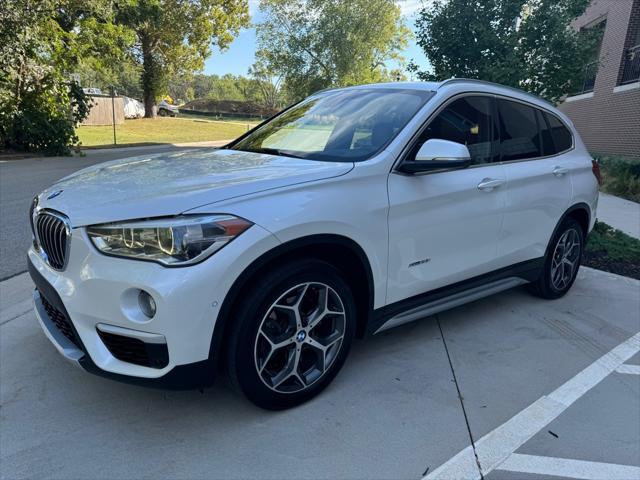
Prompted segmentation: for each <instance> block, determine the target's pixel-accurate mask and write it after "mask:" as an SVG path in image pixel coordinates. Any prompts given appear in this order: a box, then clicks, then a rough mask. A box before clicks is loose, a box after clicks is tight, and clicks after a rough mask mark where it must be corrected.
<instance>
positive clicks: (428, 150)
mask: <svg viewBox="0 0 640 480" xmlns="http://www.w3.org/2000/svg"><path fill="white" fill-rule="evenodd" d="M469 165H471V154H470V153H469V149H468V148H467V146H466V145H462V144H461V143H456V142H450V141H449V140H440V139H437V138H432V139H431V140H427V141H426V142H424V144H423V145H422V147H420V150H418V153H417V154H416V158H415V160H413V161H407V162H403V163H402V164H401V165H400V166H399V167H398V170H399V171H401V172H404V173H420V172H428V171H430V170H452V169H460V168H466V167H468V166H469Z"/></svg>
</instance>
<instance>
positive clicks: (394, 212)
mask: <svg viewBox="0 0 640 480" xmlns="http://www.w3.org/2000/svg"><path fill="white" fill-rule="evenodd" d="M432 138H437V139H441V140H449V141H452V142H457V143H461V144H464V145H466V146H467V148H468V149H469V152H470V154H471V156H472V159H473V162H474V164H473V165H472V166H470V167H468V168H466V169H464V170H451V171H446V170H445V171H438V172H432V173H429V174H423V175H406V174H402V173H398V172H392V173H391V174H390V175H389V180H388V189H389V202H390V210H389V269H388V272H389V281H388V290H387V303H394V302H397V301H399V300H404V299H407V298H410V297H412V296H415V295H417V294H420V293H424V292H427V291H430V290H434V289H436V288H439V287H442V286H446V285H450V284H453V283H456V282H458V281H462V280H466V279H469V278H471V277H474V276H477V275H481V274H483V273H487V272H489V271H491V270H493V269H495V268H496V267H495V263H496V262H495V261H496V251H497V245H498V238H499V232H500V228H501V224H502V215H503V208H504V204H505V191H504V188H503V187H504V184H505V181H506V179H505V175H504V171H503V167H502V165H500V164H499V163H496V162H495V160H496V153H497V152H496V148H497V138H498V131H497V122H496V119H495V114H494V98H493V96H490V95H468V96H464V97H456V98H455V99H452V100H450V101H448V102H447V103H445V104H444V105H443V106H442V107H441V109H440V111H439V112H438V113H437V114H436V115H435V117H434V118H433V119H432V120H431V121H429V122H428V123H427V124H426V125H425V128H424V130H423V131H422V133H420V135H419V137H418V139H417V140H416V141H415V142H414V143H413V145H411V147H410V150H409V152H408V154H407V155H406V157H405V158H406V159H408V160H411V159H413V158H415V155H416V153H417V151H418V149H419V148H420V146H422V144H423V143H424V142H426V141H427V140H429V139H432ZM487 185H493V186H492V187H491V188H489V187H488V186H487Z"/></svg>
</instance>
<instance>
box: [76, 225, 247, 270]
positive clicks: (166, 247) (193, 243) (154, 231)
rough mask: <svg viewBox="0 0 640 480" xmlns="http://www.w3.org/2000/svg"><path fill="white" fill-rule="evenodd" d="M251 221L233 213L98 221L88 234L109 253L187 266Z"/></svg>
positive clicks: (234, 236)
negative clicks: (131, 220)
mask: <svg viewBox="0 0 640 480" xmlns="http://www.w3.org/2000/svg"><path fill="white" fill-rule="evenodd" d="M251 225H253V224H252V223H251V222H249V221H247V220H245V219H243V218H238V217H234V216H231V215H208V216H181V217H173V218H162V219H155V220H141V221H133V222H125V223H112V224H104V225H95V226H92V227H88V228H87V234H88V235H89V238H90V239H91V242H92V243H93V244H94V245H95V247H96V248H97V249H98V250H100V251H101V252H103V253H105V254H107V255H114V256H117V257H127V258H135V259H138V260H151V261H154V262H158V263H161V264H163V265H167V266H183V265H192V264H194V263H197V262H200V261H202V260H204V259H205V258H207V257H208V256H209V255H211V254H213V253H214V252H217V251H218V250H220V249H221V248H222V247H224V246H225V245H226V244H227V243H229V242H230V241H231V240H233V239H234V238H236V237H237V236H238V235H240V234H241V233H242V232H244V231H245V230H246V229H247V228H249V227H250V226H251Z"/></svg>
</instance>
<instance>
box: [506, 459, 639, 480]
mask: <svg viewBox="0 0 640 480" xmlns="http://www.w3.org/2000/svg"><path fill="white" fill-rule="evenodd" d="M496 470H506V471H508V472H518V473H532V474H536V475H548V476H555V477H566V478H579V479H583V480H600V479H605V478H615V479H618V480H627V479H628V480H636V479H638V478H640V467H634V466H630V465H616V464H614V463H600V462H588V461H584V460H571V459H568V458H554V457H538V456H534V455H522V454H519V453H514V454H512V455H510V456H509V458H507V459H506V460H505V461H504V462H503V463H502V464H500V467H498V468H497V469H496Z"/></svg>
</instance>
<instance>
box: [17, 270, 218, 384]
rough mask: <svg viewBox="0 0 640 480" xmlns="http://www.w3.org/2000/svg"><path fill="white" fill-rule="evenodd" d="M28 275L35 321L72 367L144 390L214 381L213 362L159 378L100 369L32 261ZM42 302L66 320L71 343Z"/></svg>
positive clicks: (184, 368)
mask: <svg viewBox="0 0 640 480" xmlns="http://www.w3.org/2000/svg"><path fill="white" fill-rule="evenodd" d="M29 274H30V275H31V278H32V280H33V283H35V285H36V289H35V290H34V291H33V303H34V309H35V313H36V317H37V319H38V322H39V323H40V326H41V327H42V330H43V331H44V333H45V335H46V336H47V338H48V339H49V340H50V341H51V343H52V344H53V345H54V346H55V347H56V349H57V350H58V352H60V354H61V355H62V356H63V357H64V358H66V359H67V360H69V361H70V362H71V363H72V364H74V365H76V366H78V367H81V368H83V369H84V370H86V371H87V372H90V373H93V374H95V375H100V376H102V377H105V378H110V379H112V380H117V381H120V382H124V383H130V384H134V385H142V386H146V387H155V388H163V389H171V390H188V389H195V388H204V387H208V386H211V385H213V382H214V379H215V366H214V365H213V359H207V360H205V361H201V362H195V363H191V364H187V365H179V366H176V367H174V368H172V369H171V371H169V373H167V374H165V375H163V376H162V377H159V378H142V377H135V376H131V375H122V374H117V373H113V372H108V371H106V370H103V369H101V368H100V367H98V366H97V365H96V364H95V363H94V362H93V360H91V357H90V356H89V355H88V354H87V352H86V349H85V347H84V344H83V343H82V340H80V337H79V336H78V333H77V331H76V330H75V327H74V326H73V323H71V321H70V320H69V314H68V313H67V311H66V309H65V307H64V305H63V303H62V300H60V297H59V296H58V294H57V293H56V291H55V289H54V288H53V287H52V286H51V285H50V284H49V283H48V282H47V281H46V280H45V278H44V277H43V276H42V275H41V274H40V273H38V271H37V270H36V268H35V267H34V266H33V264H32V263H31V262H29ZM45 302H46V303H48V304H50V305H51V306H53V307H54V308H55V309H56V310H57V311H58V312H60V313H61V314H62V315H64V316H65V317H66V318H65V319H66V320H67V322H68V324H69V328H70V329H71V331H72V333H71V336H72V337H73V340H72V339H70V338H69V337H68V336H67V335H65V333H63V331H62V330H61V329H60V327H59V326H58V325H57V324H56V323H55V322H54V321H53V320H52V318H51V315H50V314H49V312H47V308H46V307H45V305H46V303H45Z"/></svg>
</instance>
